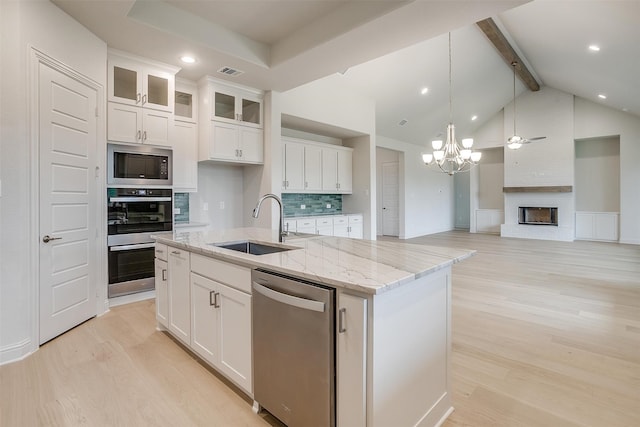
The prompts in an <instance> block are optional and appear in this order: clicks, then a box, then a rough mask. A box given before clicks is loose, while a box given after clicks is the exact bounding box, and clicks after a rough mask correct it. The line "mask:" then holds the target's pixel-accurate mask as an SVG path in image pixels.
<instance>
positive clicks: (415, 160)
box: [376, 135, 454, 239]
mask: <svg viewBox="0 0 640 427" xmlns="http://www.w3.org/2000/svg"><path fill="white" fill-rule="evenodd" d="M376 144H377V146H378V147H382V148H387V149H389V150H396V151H399V152H400V153H401V154H400V155H399V158H400V168H399V169H400V205H401V206H404V215H402V213H401V214H400V238H401V239H409V238H411V237H417V236H424V235H426V234H433V233H439V232H442V231H448V230H452V229H453V225H454V194H453V179H452V178H451V177H450V176H449V175H447V174H444V173H442V172H440V171H439V169H437V168H435V169H434V167H433V166H426V165H425V164H424V162H423V161H422V153H423V152H427V151H428V149H427V148H426V147H424V148H423V147H420V146H417V145H415V144H409V143H406V142H402V141H398V140H395V139H391V138H387V137H384V136H380V135H378V136H377V138H376Z"/></svg>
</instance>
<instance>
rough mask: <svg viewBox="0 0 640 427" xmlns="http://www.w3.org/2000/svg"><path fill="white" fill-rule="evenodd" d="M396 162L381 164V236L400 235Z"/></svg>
mask: <svg viewBox="0 0 640 427" xmlns="http://www.w3.org/2000/svg"><path fill="white" fill-rule="evenodd" d="M398 184H399V181H398V162H389V163H383V164H382V234H383V235H385V236H398V235H399V234H400V208H399V205H400V203H399V201H398Z"/></svg>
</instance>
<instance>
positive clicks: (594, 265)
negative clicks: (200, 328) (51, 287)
mask: <svg viewBox="0 0 640 427" xmlns="http://www.w3.org/2000/svg"><path fill="white" fill-rule="evenodd" d="M382 239H385V240H386V239H388V238H382ZM406 242H409V243H416V244H430V245H442V246H454V247H462V248H471V249H476V250H477V251H478V252H477V254H476V255H475V256H474V257H472V258H471V259H469V260H466V261H464V262H462V263H460V264H457V265H455V266H454V268H453V366H452V367H453V369H452V376H453V402H454V406H455V411H454V413H453V414H452V415H451V416H450V417H449V419H448V420H447V421H446V422H445V424H444V426H445V427H459V426H473V427H484V426H509V427H512V426H535V427H538V426H540V427H542V426H545V427H547V426H562V427H564V426H567V427H572V426H594V427H595V426H598V427H600V426H606V427H637V426H640V246H633V245H619V244H611V243H595V242H581V241H578V242H550V241H537V240H522V239H507V238H500V237H498V236H494V235H483V234H469V233H466V232H461V231H452V232H447V233H441V234H436V235H431V236H424V237H420V238H416V239H410V240H407V241H406ZM78 425H87V426H233V427H235V426H277V425H279V423H278V422H277V421H276V420H274V419H273V418H272V417H269V416H268V415H263V414H262V415H260V416H257V415H255V414H253V413H252V412H251V403H250V402H249V401H248V399H247V398H246V396H244V395H242V394H241V393H238V392H236V391H234V389H233V388H232V387H230V385H229V383H227V382H226V381H225V380H224V379H222V378H221V377H220V376H218V375H215V374H214V373H212V372H211V371H210V370H209V369H208V368H207V367H206V366H204V365H203V364H201V363H199V362H198V361H197V360H196V359H195V358H194V357H193V356H192V355H191V354H190V353H188V352H186V351H185V350H184V348H183V347H181V346H180V345H178V344H177V343H176V342H175V341H174V340H172V339H171V338H170V337H168V336H167V335H165V334H164V333H161V332H158V331H156V330H155V318H154V306H153V302H152V301H143V302H140V303H134V304H129V305H126V306H120V307H115V308H113V309H112V310H111V311H110V312H109V313H107V314H105V315H104V316H102V317H99V318H95V319H92V320H89V321H88V322H85V323H84V324H82V325H80V326H79V327H77V328H75V329H73V330H71V331H69V332H68V333H66V334H64V335H62V336H60V337H58V338H56V339H55V340H53V341H51V342H49V343H47V344H45V345H44V346H42V347H41V348H40V350H38V351H37V352H36V353H35V354H33V355H32V356H30V357H28V358H27V359H25V360H23V361H20V362H16V363H13V364H9V365H5V366H2V367H0V426H2V427H5V426H6V427H13V426H17V427H23V426H78ZM343 427H349V426H343ZM382 427H387V426H382ZM389 427H396V426H389Z"/></svg>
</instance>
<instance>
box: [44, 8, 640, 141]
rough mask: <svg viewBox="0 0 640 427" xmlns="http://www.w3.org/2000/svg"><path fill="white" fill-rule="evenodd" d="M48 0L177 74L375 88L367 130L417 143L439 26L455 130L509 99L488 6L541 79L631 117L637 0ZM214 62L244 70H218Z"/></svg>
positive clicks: (441, 86)
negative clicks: (372, 120) (488, 25)
mask: <svg viewBox="0 0 640 427" xmlns="http://www.w3.org/2000/svg"><path fill="white" fill-rule="evenodd" d="M52 1H53V2H54V3H55V4H56V5H58V6H59V7H60V8H62V9H63V10H65V11H66V12H67V13H68V14H70V15H71V16H73V17H74V18H75V19H76V20H78V21H79V22H81V23H82V24H83V25H85V26H86V27H87V28H88V29H89V30H91V31H92V32H94V33H95V34H96V35H97V36H98V37H100V38H102V39H103V40H105V41H106V42H107V44H108V45H109V46H110V47H113V48H116V49H120V50H125V51H128V52H131V53H134V54H138V55H141V56H145V57H148V58H151V59H155V60H157V61H161V62H165V63H169V64H173V65H177V66H180V67H182V70H181V71H180V73H179V76H181V77H184V78H187V79H191V80H197V79H199V78H200V77H202V76H203V75H207V74H209V75H213V76H217V77H220V78H222V79H227V80H230V81H234V82H237V83H240V84H245V85H249V86H252V87H257V88H260V89H265V90H270V89H272V90H277V91H286V90H289V89H291V88H294V87H297V86H299V85H301V84H304V83H308V82H310V81H313V80H316V79H319V78H329V79H332V80H334V81H335V83H336V84H339V85H345V86H346V87H348V88H350V89H352V90H356V91H359V92H362V93H364V94H365V95H366V96H368V97H371V98H372V99H374V100H375V102H376V128H377V133H378V134H380V135H385V136H388V137H391V138H395V139H399V140H403V141H406V142H411V143H415V144H423V143H424V142H425V141H427V140H430V139H432V138H433V137H434V136H436V135H437V134H438V133H439V132H442V131H444V128H445V126H446V123H447V121H448V115H449V75H448V61H449V57H448V44H447V42H448V38H447V33H448V32H451V38H452V101H453V113H454V122H455V123H456V127H457V128H458V134H462V133H465V132H467V133H470V132H473V130H475V129H476V128H477V127H478V126H480V125H481V124H482V123H484V122H485V121H486V120H487V119H489V118H490V117H492V116H493V115H494V114H495V113H497V112H499V111H500V110H501V109H502V108H503V107H504V106H505V105H506V104H508V103H509V102H510V101H511V99H512V97H513V86H512V69H511V67H510V66H509V65H508V64H507V62H505V60H504V59H503V58H502V57H501V56H500V55H499V53H498V51H497V50H496V48H495V47H494V46H493V45H492V44H491V43H490V42H489V40H488V39H487V37H486V36H485V35H484V34H483V32H482V31H481V30H480V29H479V28H478V26H476V25H475V24H474V23H475V22H477V21H480V20H483V19H486V18H489V17H493V19H494V20H495V22H496V23H497V25H498V27H499V28H500V29H501V30H502V32H503V33H504V35H505V36H506V38H507V39H508V40H509V42H510V43H511V45H512V46H513V48H514V49H515V51H516V52H517V53H518V54H519V55H520V56H521V58H522V59H523V60H524V62H525V64H526V65H527V66H528V67H529V68H530V69H531V71H532V72H533V74H534V76H535V77H536V79H537V81H538V82H539V83H540V84H541V85H542V86H544V85H546V86H551V87H553V88H556V89H559V90H562V91H565V92H568V93H571V94H575V95H577V96H580V97H583V98H586V99H590V100H593V101H594V102H602V103H604V104H606V105H609V106H611V107H613V108H616V109H619V110H623V111H626V112H628V113H629V114H633V115H636V116H638V117H640V85H639V84H638V83H637V78H638V76H640V0H623V1H616V0H602V1H597V0H566V1H563V0H534V1H527V0H494V1H485V0H456V1H446V0H415V1H402V0H376V1H362V0H355V1H354V0H304V1H301V0H297V1H295V0H234V1H231V0H225V1H221V0H220V1H219V0H213V1H204V0H200V1H197V0H167V1H148V0H147V1H143V0H138V1H134V0H52ZM592 44H595V45H598V46H599V47H600V51H599V52H594V51H592V50H589V48H588V47H589V45H592ZM184 54H190V55H192V56H194V57H196V58H197V62H196V63H195V64H192V65H187V64H182V63H180V61H179V58H180V57H181V56H182V55H184ZM224 66H229V67H232V68H235V69H238V70H241V71H243V74H241V75H239V76H237V77H226V76H223V75H221V74H218V73H217V70H218V69H220V68H221V67H224ZM424 87H426V88H428V91H427V93H426V94H424V95H423V94H421V89H422V88H424ZM524 90H527V89H525V86H524V85H523V84H522V83H521V82H520V81H518V82H517V86H516V92H517V93H518V94H519V93H521V92H522V91H524ZM598 95H605V96H606V99H601V98H599V97H598ZM473 116H477V118H476V119H475V120H471V118H472V117H473ZM402 120H406V124H405V125H403V126H401V125H399V123H400V121H402Z"/></svg>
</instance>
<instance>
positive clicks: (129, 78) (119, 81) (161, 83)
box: [108, 49, 180, 113]
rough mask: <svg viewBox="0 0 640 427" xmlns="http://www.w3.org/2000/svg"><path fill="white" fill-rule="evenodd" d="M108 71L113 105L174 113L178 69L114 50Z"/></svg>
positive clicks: (110, 54)
mask: <svg viewBox="0 0 640 427" xmlns="http://www.w3.org/2000/svg"><path fill="white" fill-rule="evenodd" d="M108 70H109V82H108V84H109V101H110V102H117V103H119V104H126V105H133V106H137V107H143V108H151V109H154V110H161V111H167V112H170V113H172V112H173V108H174V102H175V101H174V96H175V95H174V90H175V74H176V73H177V72H178V71H179V70H180V69H179V68H178V67H172V66H169V65H166V64H160V63H157V62H153V61H149V60H146V59H144V58H138V57H135V56H133V55H130V54H128V53H125V52H120V51H116V50H113V49H110V50H109V68H108Z"/></svg>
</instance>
